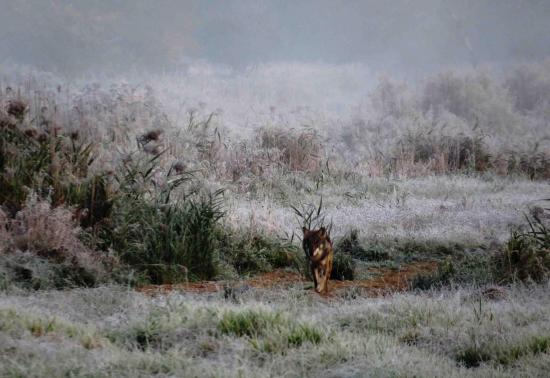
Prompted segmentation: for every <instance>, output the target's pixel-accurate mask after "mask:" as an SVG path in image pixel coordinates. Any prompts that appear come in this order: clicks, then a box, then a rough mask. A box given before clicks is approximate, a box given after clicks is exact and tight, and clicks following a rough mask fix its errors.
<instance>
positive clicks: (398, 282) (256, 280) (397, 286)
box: [137, 261, 437, 296]
mask: <svg viewBox="0 0 550 378" xmlns="http://www.w3.org/2000/svg"><path fill="white" fill-rule="evenodd" d="M436 269H437V262H435V261H430V262H416V263H411V264H408V265H403V266H401V267H400V268H398V269H395V268H369V269H368V272H369V273H371V274H372V277H371V278H368V279H364V280H355V281H336V280H331V281H330V284H329V290H330V292H331V294H330V296H333V295H334V294H338V293H339V292H342V291H345V290H348V289H350V288H357V289H359V290H361V291H365V292H366V293H367V294H368V295H376V296H380V295H386V294H390V293H393V292H396V291H404V290H407V289H408V288H409V283H410V281H411V280H412V279H413V278H414V277H415V276H416V275H418V274H422V273H423V274H425V273H429V272H433V271H435V270H436ZM297 283H304V284H307V283H308V282H307V281H306V279H305V278H304V277H302V276H301V275H300V274H298V273H296V272H289V271H285V270H280V269H279V270H274V271H272V272H268V273H263V274H260V275H258V276H255V277H252V278H249V279H245V280H238V281H201V282H190V283H182V284H166V285H149V286H144V287H141V288H138V289H137V290H138V291H139V292H142V293H145V294H148V295H158V294H167V293H170V292H172V291H181V292H192V293H215V292H218V291H223V290H224V287H227V286H231V287H242V286H249V287H253V288H264V289H267V288H275V287H283V288H284V287H289V286H291V285H295V284H297Z"/></svg>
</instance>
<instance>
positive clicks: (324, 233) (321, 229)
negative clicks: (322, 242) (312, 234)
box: [319, 227, 327, 237]
mask: <svg viewBox="0 0 550 378" xmlns="http://www.w3.org/2000/svg"><path fill="white" fill-rule="evenodd" d="M319 232H321V236H322V237H325V236H327V229H326V228H324V227H321V228H320V229H319Z"/></svg>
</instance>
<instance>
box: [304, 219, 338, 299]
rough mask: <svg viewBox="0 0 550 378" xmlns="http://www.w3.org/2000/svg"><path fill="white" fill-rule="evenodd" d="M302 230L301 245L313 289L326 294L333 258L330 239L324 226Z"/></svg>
mask: <svg viewBox="0 0 550 378" xmlns="http://www.w3.org/2000/svg"><path fill="white" fill-rule="evenodd" d="M302 231H303V232H304V238H303V242H302V247H303V248H304V252H305V254H306V259H307V260H308V261H309V264H310V268H311V275H312V276H313V284H314V285H315V291H316V292H318V293H324V294H327V293H328V282H329V279H330V274H331V273H332V261H333V259H334V251H333V249H332V241H331V240H330V237H329V236H328V234H327V231H326V229H325V228H324V227H321V228H320V229H318V230H308V229H307V228H305V227H304V228H302Z"/></svg>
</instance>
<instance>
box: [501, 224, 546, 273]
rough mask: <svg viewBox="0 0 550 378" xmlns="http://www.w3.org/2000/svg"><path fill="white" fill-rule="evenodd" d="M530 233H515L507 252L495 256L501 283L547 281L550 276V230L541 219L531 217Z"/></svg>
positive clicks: (508, 244)
mask: <svg viewBox="0 0 550 378" xmlns="http://www.w3.org/2000/svg"><path fill="white" fill-rule="evenodd" d="M526 218H527V222H528V224H529V229H528V230H527V231H520V230H515V231H512V234H511V237H510V240H509V241H508V243H507V244H506V246H505V247H504V249H503V250H502V251H500V252H498V253H497V254H496V255H495V256H494V262H493V267H494V274H495V276H496V278H497V280H498V281H499V282H503V283H507V282H514V281H534V282H544V281H545V280H546V279H548V277H550V228H548V226H547V225H546V224H545V223H544V221H543V219H541V218H540V217H539V216H533V217H532V218H531V217H529V216H527V217H526Z"/></svg>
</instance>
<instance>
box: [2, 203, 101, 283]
mask: <svg viewBox="0 0 550 378" xmlns="http://www.w3.org/2000/svg"><path fill="white" fill-rule="evenodd" d="M8 223H9V230H10V233H11V239H12V240H13V249H15V250H21V251H30V252H32V253H33V254H35V255H36V256H38V257H41V258H45V259H48V260H50V261H52V262H56V263H60V264H64V265H67V266H70V267H73V268H74V269H75V270H77V269H82V270H83V271H85V272H88V273H90V274H92V275H93V276H94V278H99V276H101V275H102V274H103V266H102V263H101V258H100V256H99V255H98V254H97V253H96V252H93V251H92V250H90V249H89V248H88V247H86V246H85V245H84V244H83V243H82V242H81V241H80V239H79V238H78V236H79V233H80V228H79V227H78V226H77V225H76V224H75V222H74V220H73V213H72V212H71V211H70V210H69V209H67V208H64V207H56V208H52V206H51V204H50V203H49V202H47V201H43V200H39V199H37V197H36V195H31V196H30V197H29V199H28V200H27V202H26V204H25V206H24V207H23V209H22V210H21V211H19V212H18V213H17V214H16V216H15V219H12V220H9V221H8Z"/></svg>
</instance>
